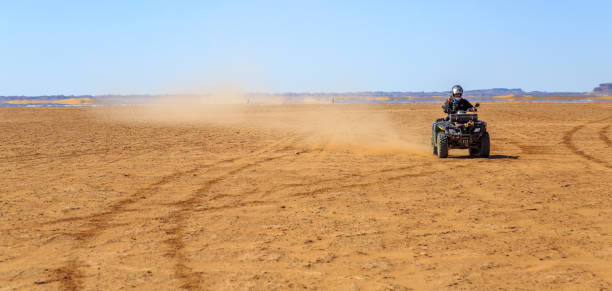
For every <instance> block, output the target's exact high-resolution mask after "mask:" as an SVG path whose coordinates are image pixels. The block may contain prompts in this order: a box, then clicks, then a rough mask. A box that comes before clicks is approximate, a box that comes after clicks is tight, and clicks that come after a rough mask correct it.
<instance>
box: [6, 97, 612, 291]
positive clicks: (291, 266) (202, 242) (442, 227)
mask: <svg viewBox="0 0 612 291" xmlns="http://www.w3.org/2000/svg"><path fill="white" fill-rule="evenodd" d="M439 107H440V105H439V104H419V105H408V104H406V105H294V106H289V105H285V106H250V107H241V108H240V109H239V110H234V109H232V110H230V111H232V112H228V111H226V112H224V111H221V112H223V113H224V114H216V113H215V112H217V111H214V112H213V111H211V112H205V113H200V112H198V108H195V109H193V110H190V111H181V110H178V109H177V110H170V111H169V112H168V113H167V114H164V112H163V111H161V112H160V111H155V110H154V111H153V112H150V109H144V110H143V109H139V108H132V107H121V108H110V107H98V108H0V127H1V128H0V161H1V162H0V173H2V174H1V177H0V289H2V290H5V289H6V290H12V289H41V290H42V289H44V290H47V289H51V290H54V289H64V290H65V289H70V290H80V289H87V290H91V289H99V290H108V289H122V288H137V289H145V290H152V289H162V290H164V289H165V290H169V289H177V288H180V287H181V288H187V289H190V288H192V289H216V290H218V289H230V290H234V289H264V290H268V289H335V290H340V289H343V290H346V289H349V290H350V289H398V290H411V289H414V290H423V289H437V290H439V289H477V290H478V289H482V290H490V289H529V290H532V289H555V290H556V289H572V290H600V289H611V288H612V195H611V194H612V190H610V188H611V187H612V178H611V177H612V155H611V154H612V142H611V140H612V129H611V126H612V104H610V103H587V104H571V103H526V102H524V103H523V102H521V103H518V102H517V103H513V102H509V103H485V104H483V105H482V107H481V110H480V113H479V114H480V117H481V119H483V120H485V121H487V122H488V124H489V131H490V133H491V140H492V152H491V154H492V157H491V159H470V158H467V157H466V156H467V151H466V150H451V151H450V157H449V158H448V159H438V158H436V157H434V156H433V155H431V154H430V153H429V152H428V151H429V150H428V148H429V145H428V141H429V133H430V128H431V121H432V120H433V119H435V118H437V117H440V116H441V112H440V108H439ZM225 114H227V115H225ZM232 114H233V115H232ZM202 116H209V117H207V118H202ZM223 116H229V117H227V118H224V117H223ZM347 120H348V122H347Z"/></svg>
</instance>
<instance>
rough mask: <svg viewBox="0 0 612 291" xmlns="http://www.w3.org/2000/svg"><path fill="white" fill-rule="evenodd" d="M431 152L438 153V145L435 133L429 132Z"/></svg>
mask: <svg viewBox="0 0 612 291" xmlns="http://www.w3.org/2000/svg"><path fill="white" fill-rule="evenodd" d="M431 153H432V154H434V155H437V154H438V147H437V146H436V133H435V132H433V131H432V132H431Z"/></svg>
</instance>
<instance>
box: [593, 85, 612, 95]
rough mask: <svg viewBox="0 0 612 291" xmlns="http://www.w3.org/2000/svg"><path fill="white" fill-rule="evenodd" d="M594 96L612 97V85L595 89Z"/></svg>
mask: <svg viewBox="0 0 612 291" xmlns="http://www.w3.org/2000/svg"><path fill="white" fill-rule="evenodd" d="M593 94H596V95H608V96H610V95H612V83H603V84H599V87H596V88H595V89H593Z"/></svg>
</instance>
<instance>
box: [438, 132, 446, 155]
mask: <svg viewBox="0 0 612 291" xmlns="http://www.w3.org/2000/svg"><path fill="white" fill-rule="evenodd" d="M446 157H448V138H447V137H446V135H445V134H444V132H443V131H440V132H438V158H446Z"/></svg>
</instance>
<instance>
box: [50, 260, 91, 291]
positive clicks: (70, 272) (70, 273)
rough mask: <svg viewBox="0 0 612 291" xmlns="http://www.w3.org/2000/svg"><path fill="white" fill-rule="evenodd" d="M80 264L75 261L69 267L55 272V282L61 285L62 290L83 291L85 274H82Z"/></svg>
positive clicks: (66, 266)
mask: <svg viewBox="0 0 612 291" xmlns="http://www.w3.org/2000/svg"><path fill="white" fill-rule="evenodd" d="M78 265H79V264H78V263H77V262H76V261H75V260H72V261H69V262H68V264H67V265H65V266H64V267H61V268H59V269H55V270H53V277H54V279H53V280H49V281H47V282H51V281H58V282H59V283H60V289H62V290H81V289H83V282H82V281H81V278H83V274H81V272H80V270H79V268H78Z"/></svg>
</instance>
